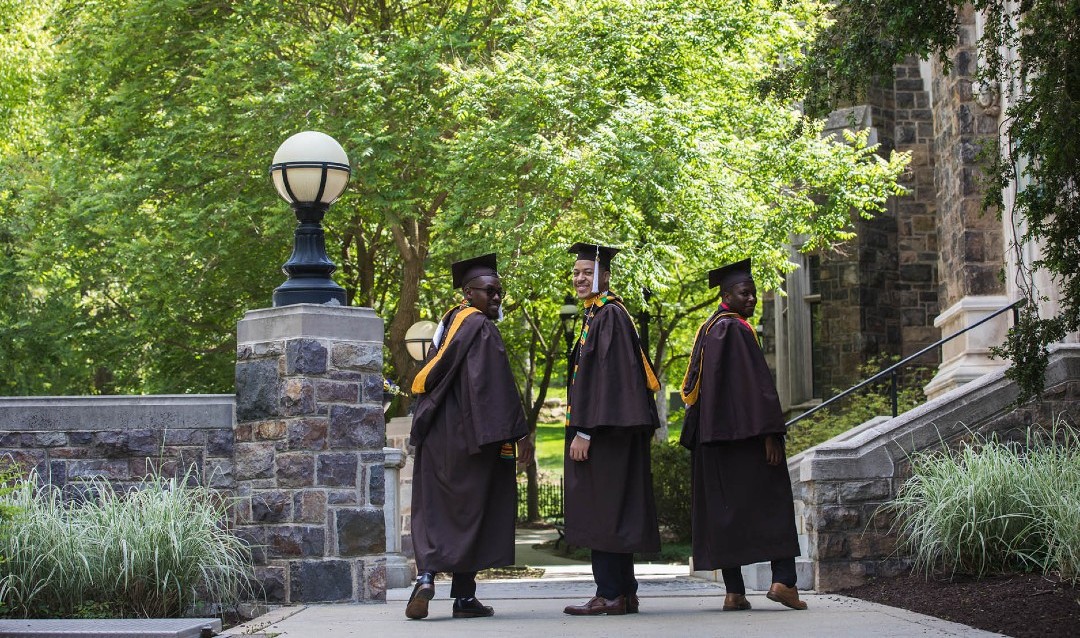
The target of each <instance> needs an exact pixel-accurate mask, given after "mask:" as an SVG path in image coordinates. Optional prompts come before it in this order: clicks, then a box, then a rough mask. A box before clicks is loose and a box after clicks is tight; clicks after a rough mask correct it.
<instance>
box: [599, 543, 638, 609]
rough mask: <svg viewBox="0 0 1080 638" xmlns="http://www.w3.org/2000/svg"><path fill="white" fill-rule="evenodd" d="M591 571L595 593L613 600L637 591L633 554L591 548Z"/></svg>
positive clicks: (631, 594)
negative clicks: (594, 583) (594, 582)
mask: <svg viewBox="0 0 1080 638" xmlns="http://www.w3.org/2000/svg"><path fill="white" fill-rule="evenodd" d="M592 573H593V579H594V580H595V581H596V595H597V596H601V597H603V598H606V599H608V600H613V599H615V598H618V597H619V596H627V597H630V596H633V595H634V594H636V593H637V587H638V583H637V579H636V578H634V555H633V554H623V553H617V552H604V551H600V550H598V549H594V550H592Z"/></svg>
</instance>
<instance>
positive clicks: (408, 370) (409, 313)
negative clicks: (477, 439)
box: [387, 193, 446, 410]
mask: <svg viewBox="0 0 1080 638" xmlns="http://www.w3.org/2000/svg"><path fill="white" fill-rule="evenodd" d="M445 200H446V194H445V193H443V194H440V195H439V196H438V197H436V201H435V203H434V204H432V206H431V208H430V210H429V211H428V212H427V214H425V215H423V216H420V217H417V218H416V219H405V220H402V223H401V224H399V225H395V226H392V227H391V230H392V232H393V235H394V244H395V245H396V246H397V249H398V254H399V255H401V291H400V294H399V295H398V305H397V311H396V312H395V313H394V318H393V319H392V320H391V321H390V329H389V334H388V337H389V338H388V344H387V345H388V346H389V349H390V360H391V361H392V362H393V363H394V369H395V370H396V371H397V373H398V376H399V377H400V378H402V379H404V381H405V383H403V384H402V388H403V389H405V391H406V392H408V391H409V388H410V387H411V386H412V380H413V377H415V376H416V373H417V372H419V371H420V363H419V362H417V361H414V360H413V358H412V357H411V356H409V351H408V350H407V349H406V347H405V333H406V332H407V331H408V330H409V327H410V326H412V325H413V324H414V323H416V321H417V320H418V319H419V318H420V308H419V306H418V304H419V301H420V280H421V279H422V278H423V277H424V259H425V258H426V257H427V254H428V238H429V236H430V229H431V220H432V219H433V218H434V215H435V211H437V210H438V209H439V207H440V206H442V203H443V202H444V201H445ZM409 403H410V402H409V401H402V404H403V408H402V409H406V410H407V409H408V404H409Z"/></svg>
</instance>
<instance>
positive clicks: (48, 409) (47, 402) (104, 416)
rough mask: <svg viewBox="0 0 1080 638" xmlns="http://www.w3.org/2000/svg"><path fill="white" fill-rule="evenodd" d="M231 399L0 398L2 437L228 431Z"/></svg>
mask: <svg viewBox="0 0 1080 638" xmlns="http://www.w3.org/2000/svg"><path fill="white" fill-rule="evenodd" d="M235 406H236V397H235V396H234V395H232V394H159V395H121V396H90V397H16V398H0V431H9V432H38V431H65V432H73V431H80V430H130V429H137V428H167V429H171V430H175V429H222V428H224V429H231V428H232V427H233V423H234V422H235V417H234V412H235Z"/></svg>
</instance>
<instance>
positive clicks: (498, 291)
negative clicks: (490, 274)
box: [469, 286, 503, 297]
mask: <svg viewBox="0 0 1080 638" xmlns="http://www.w3.org/2000/svg"><path fill="white" fill-rule="evenodd" d="M469 290H479V291H480V292H482V293H484V294H485V295H487V296H488V297H495V296H499V297H502V296H503V289H502V288H496V287H495V286H488V287H486V288H473V287H472V286H469Z"/></svg>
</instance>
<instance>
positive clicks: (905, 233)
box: [890, 58, 941, 356]
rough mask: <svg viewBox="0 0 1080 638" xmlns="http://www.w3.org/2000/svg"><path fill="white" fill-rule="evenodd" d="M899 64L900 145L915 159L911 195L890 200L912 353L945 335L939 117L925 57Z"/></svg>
mask: <svg viewBox="0 0 1080 638" xmlns="http://www.w3.org/2000/svg"><path fill="white" fill-rule="evenodd" d="M893 68H894V70H895V72H896V77H895V78H894V79H893V101H894V104H895V110H894V130H895V139H896V150H898V151H905V152H908V153H910V154H911V163H910V164H909V165H908V168H907V170H906V171H905V172H904V174H903V176H902V177H901V179H900V184H901V185H902V186H904V188H906V189H907V190H908V194H907V195H905V196H903V197H896V198H892V200H891V201H890V207H891V208H893V209H894V210H895V211H896V233H897V243H896V251H897V279H896V284H895V286H896V287H895V295H896V297H895V299H896V306H895V308H896V310H897V315H898V316H899V329H900V334H899V341H900V344H901V347H900V353H899V354H900V355H901V356H908V355H910V354H913V353H915V352H918V351H919V350H921V349H922V348H924V347H926V346H928V345H930V344H931V343H933V342H935V341H937V340H938V339H939V338H940V337H941V334H940V331H939V330H938V329H937V328H935V327H934V317H936V316H937V314H938V312H939V306H938V272H937V269H938V259H939V253H938V228H937V212H938V203H937V191H936V188H935V186H934V166H935V162H934V156H933V145H934V120H933V115H932V113H931V111H930V94H929V91H927V90H926V88H927V85H928V84H929V82H925V81H924V79H923V77H922V73H923V70H922V65H921V64H920V63H919V61H918V60H916V59H914V58H909V59H907V60H905V61H904V62H903V63H901V64H897V65H896V66H895V67H893Z"/></svg>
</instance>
